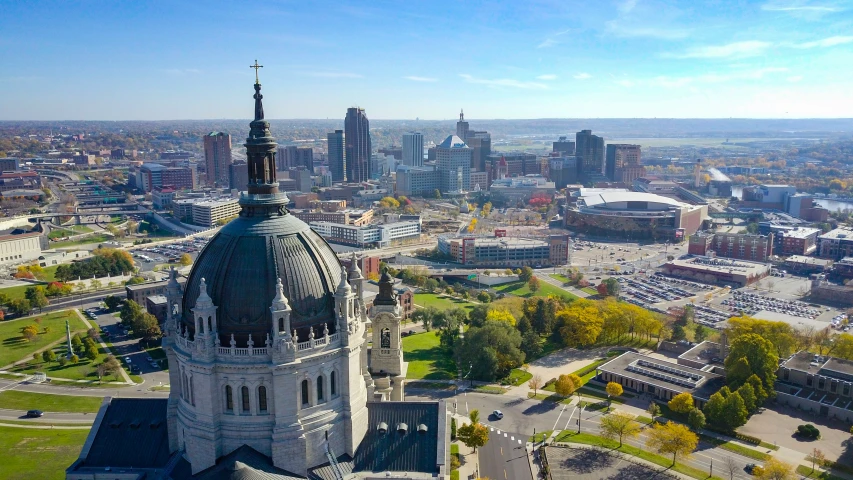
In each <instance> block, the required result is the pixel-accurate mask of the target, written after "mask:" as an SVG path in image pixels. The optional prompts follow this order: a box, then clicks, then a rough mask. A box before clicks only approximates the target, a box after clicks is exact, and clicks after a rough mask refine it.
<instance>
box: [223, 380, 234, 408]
mask: <svg viewBox="0 0 853 480" xmlns="http://www.w3.org/2000/svg"><path fill="white" fill-rule="evenodd" d="M231 393H232V392H231V385H225V410H234V397H233V396H232V395H231Z"/></svg>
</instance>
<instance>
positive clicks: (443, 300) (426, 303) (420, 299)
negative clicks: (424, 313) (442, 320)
mask: <svg viewBox="0 0 853 480" xmlns="http://www.w3.org/2000/svg"><path fill="white" fill-rule="evenodd" d="M415 305H420V306H421V307H435V308H437V309H439V310H449V309H451V308H465V309H468V310H470V309H472V308H474V304H473V303H471V302H466V301H465V300H462V299H459V298H451V297H446V296H443V295H441V296H439V295H438V294H435V293H416V294H415Z"/></svg>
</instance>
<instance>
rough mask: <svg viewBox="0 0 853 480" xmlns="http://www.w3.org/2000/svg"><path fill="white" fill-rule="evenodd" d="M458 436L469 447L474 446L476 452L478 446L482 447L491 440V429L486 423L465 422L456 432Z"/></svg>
mask: <svg viewBox="0 0 853 480" xmlns="http://www.w3.org/2000/svg"><path fill="white" fill-rule="evenodd" d="M456 438H458V439H459V441H460V442H462V443H463V444H465V446H466V447H468V448H473V449H474V452H476V451H477V447H482V446H483V445H485V444H486V443H488V441H489V429H488V428H487V427H486V426H485V425H481V424H479V423H473V424H468V423H466V424H464V425H462V426H461V427H459V429H458V430H457V432H456Z"/></svg>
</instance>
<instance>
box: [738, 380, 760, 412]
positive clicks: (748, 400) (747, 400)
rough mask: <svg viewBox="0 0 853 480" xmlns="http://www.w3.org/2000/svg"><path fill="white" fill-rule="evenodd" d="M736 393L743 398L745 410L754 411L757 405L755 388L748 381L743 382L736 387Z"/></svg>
mask: <svg viewBox="0 0 853 480" xmlns="http://www.w3.org/2000/svg"><path fill="white" fill-rule="evenodd" d="M737 393H738V395H740V398H742V399H743V405H744V406H745V407H746V411H747V412H750V413H752V412H754V411H755V409H756V408H758V405H757V404H756V397H755V389H754V388H752V385H750V384H749V383H744V384H743V385H741V386H740V388H738V389H737Z"/></svg>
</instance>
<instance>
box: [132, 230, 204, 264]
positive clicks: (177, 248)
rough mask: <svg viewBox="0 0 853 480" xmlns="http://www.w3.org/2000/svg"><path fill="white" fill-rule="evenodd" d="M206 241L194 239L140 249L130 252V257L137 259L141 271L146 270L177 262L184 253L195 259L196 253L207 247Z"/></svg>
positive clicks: (201, 238)
mask: <svg viewBox="0 0 853 480" xmlns="http://www.w3.org/2000/svg"><path fill="white" fill-rule="evenodd" d="M208 241H210V237H196V238H191V239H187V240H183V241H178V242H175V243H171V244H168V245H157V246H154V247H140V248H137V249H135V250H132V251H131V255H133V257H134V258H136V259H137V260H136V261H137V263H139V264H140V266H142V269H143V270H148V268H145V267H146V266H153V265H154V264H157V263H175V262H178V261H179V260H180V258H181V256H182V255H183V254H185V253H186V254H189V255H190V256H191V257H193V259H195V257H196V256H197V255H198V253H199V252H200V251H201V250H202V249H203V248H204V247H205V245H207V242H208ZM147 264H150V265H147Z"/></svg>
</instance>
